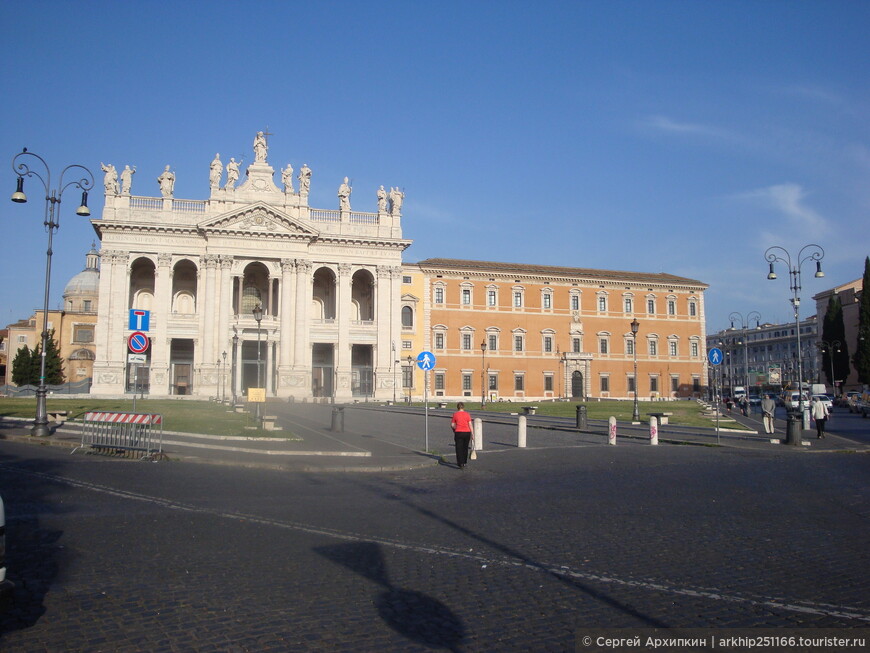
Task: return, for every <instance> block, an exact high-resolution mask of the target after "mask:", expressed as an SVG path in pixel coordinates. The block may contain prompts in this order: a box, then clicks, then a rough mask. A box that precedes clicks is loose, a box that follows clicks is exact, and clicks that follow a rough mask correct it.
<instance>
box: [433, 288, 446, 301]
mask: <svg viewBox="0 0 870 653" xmlns="http://www.w3.org/2000/svg"><path fill="white" fill-rule="evenodd" d="M435 303H436V304H443V303H444V288H442V287H441V286H438V287H437V288H435Z"/></svg>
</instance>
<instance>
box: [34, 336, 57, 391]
mask: <svg viewBox="0 0 870 653" xmlns="http://www.w3.org/2000/svg"><path fill="white" fill-rule="evenodd" d="M45 352H46V355H45V384H46V385H60V384H62V383H63V382H64V376H63V359H62V358H61V357H60V349H59V348H58V346H57V342H56V341H55V339H54V329H52V330H51V333H49V334H48V346H47V347H46V350H45ZM40 355H41V347H37V348H36V350H35V351H34V354H33V361H34V363H35V365H34V368H35V370H36V372H35V376H36V381H35V382H34V385H39V371H40V370H39V368H40V365H41V361H40V360H39V357H40Z"/></svg>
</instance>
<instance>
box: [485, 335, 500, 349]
mask: <svg viewBox="0 0 870 653" xmlns="http://www.w3.org/2000/svg"><path fill="white" fill-rule="evenodd" d="M488 340H489V342H488V343H487V347H489V350H490V351H498V336H496V335H494V334H492V333H491V334H489V338H488Z"/></svg>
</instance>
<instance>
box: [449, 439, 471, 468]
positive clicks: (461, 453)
mask: <svg viewBox="0 0 870 653" xmlns="http://www.w3.org/2000/svg"><path fill="white" fill-rule="evenodd" d="M453 441H454V442H455V443H456V464H457V465H466V464H468V445H469V444H470V443H471V433H470V432H469V431H454V432H453Z"/></svg>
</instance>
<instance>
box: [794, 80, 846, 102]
mask: <svg viewBox="0 0 870 653" xmlns="http://www.w3.org/2000/svg"><path fill="white" fill-rule="evenodd" d="M779 90H780V92H782V93H784V94H786V95H793V96H796V97H802V98H806V99H808V100H814V101H816V102H824V103H825V104H832V105H842V104H845V100H844V99H843V98H842V97H841V96H839V95H837V94H836V93H832V92H831V91H829V90H828V89H825V88H822V87H821V86H812V85H809V84H793V85H791V86H784V87H782V88H780V89H779Z"/></svg>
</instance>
